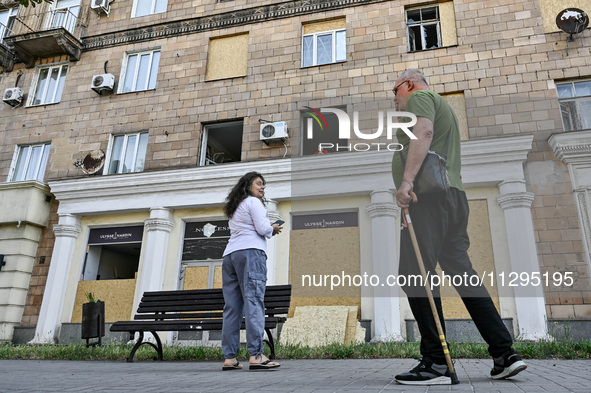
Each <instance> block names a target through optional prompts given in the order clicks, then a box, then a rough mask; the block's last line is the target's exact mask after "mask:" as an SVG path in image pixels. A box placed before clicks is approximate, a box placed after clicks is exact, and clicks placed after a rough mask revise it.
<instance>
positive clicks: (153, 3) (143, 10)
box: [131, 0, 168, 18]
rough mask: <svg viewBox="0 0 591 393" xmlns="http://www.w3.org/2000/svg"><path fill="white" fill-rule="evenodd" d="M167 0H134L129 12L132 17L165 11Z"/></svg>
mask: <svg viewBox="0 0 591 393" xmlns="http://www.w3.org/2000/svg"><path fill="white" fill-rule="evenodd" d="M167 6H168V0H135V1H134V3H133V10H132V11H131V14H132V15H133V17H134V18H137V17H140V16H146V15H152V14H160V13H163V12H166V7H167Z"/></svg>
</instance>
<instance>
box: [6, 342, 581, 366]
mask: <svg viewBox="0 0 591 393" xmlns="http://www.w3.org/2000/svg"><path fill="white" fill-rule="evenodd" d="M514 347H515V349H516V350H517V352H518V353H519V354H520V355H521V356H522V357H523V358H524V359H591V341H588V340H585V341H578V342H574V341H570V340H561V341H538V342H525V341H516V342H515V345H514ZM450 349H451V353H452V357H453V358H456V359H458V358H477V359H485V358H489V355H488V351H487V346H486V344H478V343H451V344H450ZM130 351H131V346H129V345H124V344H108V345H103V346H100V347H90V348H86V346H85V345H37V346H32V345H12V344H2V345H0V359H4V360H6V359H35V360H97V361H99V360H100V361H106V360H110V361H124V360H125V359H126V358H127V356H129V353H130ZM163 351H164V359H165V360H167V361H175V360H176V361H197V360H204V361H205V360H218V361H219V360H222V359H223V358H224V357H223V353H222V350H221V348H216V347H183V346H164V348H163ZM276 353H277V357H278V358H279V359H388V358H420V357H421V354H420V352H419V343H416V342H410V343H409V342H389V343H375V344H373V343H364V344H355V345H344V344H331V345H326V346H322V347H315V348H310V347H304V346H300V345H282V344H280V343H279V344H277V345H276ZM155 356H156V351H154V349H152V348H151V347H149V346H142V347H141V348H140V349H139V350H138V351H137V352H136V360H139V361H141V360H152V359H154V358H155ZM238 357H239V358H243V359H244V358H247V357H248V353H247V351H246V348H241V349H240V352H239V354H238Z"/></svg>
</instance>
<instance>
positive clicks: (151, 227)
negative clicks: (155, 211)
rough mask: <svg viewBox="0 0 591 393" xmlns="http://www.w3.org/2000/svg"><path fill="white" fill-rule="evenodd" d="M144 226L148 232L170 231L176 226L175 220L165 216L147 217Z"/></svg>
mask: <svg viewBox="0 0 591 393" xmlns="http://www.w3.org/2000/svg"><path fill="white" fill-rule="evenodd" d="M144 226H145V228H146V230H147V231H148V232H151V231H164V232H167V233H170V231H171V230H172V227H173V226H174V222H172V221H170V220H166V219H163V218H147V219H146V220H144Z"/></svg>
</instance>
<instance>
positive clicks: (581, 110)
mask: <svg viewBox="0 0 591 393" xmlns="http://www.w3.org/2000/svg"><path fill="white" fill-rule="evenodd" d="M579 82H588V83H591V79H578V80H571V81H562V82H555V86H556V96H557V99H558V109H559V110H560V121H561V122H562V129H563V131H564V132H577V131H585V130H590V129H591V117H590V118H589V120H588V123H589V124H588V125H589V126H588V127H587V128H584V127H583V125H584V124H583V120H581V127H582V128H576V126H577V124H575V122H573V119H572V113H570V112H568V115H569V117H570V122H571V126H572V127H571V129H568V130H567V129H566V124H565V122H564V116H563V113H565V112H564V111H563V109H562V103H564V102H574V104H575V107H576V110H577V113H576V114H577V115H579V113H586V112H585V110H584V108H581V107H580V103H581V102H582V101H585V102H589V104H590V106H591V94H589V95H585V96H577V92H576V88H575V84H576V83H579ZM560 85H571V89H572V90H571V91H574V95H573V96H571V97H560V94H559V90H558V86H560Z"/></svg>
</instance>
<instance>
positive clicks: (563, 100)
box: [556, 80, 591, 131]
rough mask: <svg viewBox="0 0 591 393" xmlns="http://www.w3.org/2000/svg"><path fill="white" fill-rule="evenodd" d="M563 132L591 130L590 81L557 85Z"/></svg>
mask: <svg viewBox="0 0 591 393" xmlns="http://www.w3.org/2000/svg"><path fill="white" fill-rule="evenodd" d="M556 91H557V93H558V103H559V105H560V114H561V116H562V124H563V126H564V131H579V130H588V129H591V80H586V81H575V82H567V83H557V84H556Z"/></svg>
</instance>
